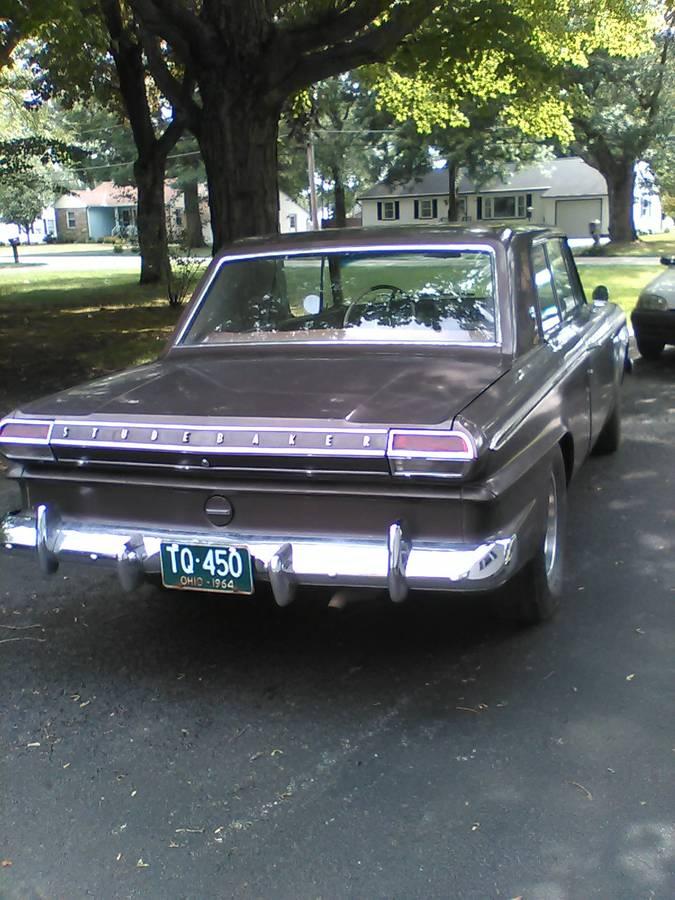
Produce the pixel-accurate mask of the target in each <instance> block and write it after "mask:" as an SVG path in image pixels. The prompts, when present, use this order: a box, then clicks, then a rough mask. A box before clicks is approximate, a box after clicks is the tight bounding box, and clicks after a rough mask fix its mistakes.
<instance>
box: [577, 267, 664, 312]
mask: <svg viewBox="0 0 675 900" xmlns="http://www.w3.org/2000/svg"><path fill="white" fill-rule="evenodd" d="M577 267H578V269H579V275H580V276H581V281H582V283H583V285H584V290H585V291H586V296H587V297H588V299H589V301H590V299H591V294H592V293H593V288H594V287H596V286H597V285H599V284H604V285H605V286H606V287H607V289H608V290H609V299H610V300H611V301H612V302H613V303H618V305H619V306H620V307H621V308H622V309H623V311H624V312H625V313H626V314H628V313H630V312H631V310H632V309H633V307H634V306H635V304H636V303H637V298H638V294H639V293H640V291H641V290H642V288H643V287H644V286H645V285H646V284H647V282H648V281H651V279H652V278H654V277H655V276H656V275H660V274H661V272H663V266H661V265H658V264H646V265H628V266H620V265H616V263H615V264H614V265H612V264H611V263H608V264H607V265H606V266H605V265H596V264H589V265H584V262H583V260H577Z"/></svg>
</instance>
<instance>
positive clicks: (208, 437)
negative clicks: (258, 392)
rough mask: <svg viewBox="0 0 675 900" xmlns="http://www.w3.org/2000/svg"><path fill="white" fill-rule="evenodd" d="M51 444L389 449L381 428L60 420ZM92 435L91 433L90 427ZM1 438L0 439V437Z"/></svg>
mask: <svg viewBox="0 0 675 900" xmlns="http://www.w3.org/2000/svg"><path fill="white" fill-rule="evenodd" d="M57 425H58V428H57V430H56V431H54V436H53V438H52V441H51V444H52V445H53V446H54V448H55V449H56V450H57V455H58V451H59V448H62V447H63V448H65V447H71V448H81V449H82V450H86V449H87V448H89V447H96V448H98V449H99V450H103V449H106V448H109V449H114V448H115V447H120V446H124V447H125V448H126V449H128V450H150V449H153V450H155V451H158V452H159V451H172V450H173V451H175V450H180V451H181V452H185V453H201V454H202V456H203V454H204V452H211V453H218V454H268V455H287V456H290V455H296V456H303V455H307V456H312V455H321V454H325V455H344V456H356V457H358V456H371V457H383V456H384V455H385V451H386V445H387V431H386V430H385V429H368V430H366V429H362V428H345V429H341V430H339V431H335V430H331V431H327V430H326V429H322V428H314V427H307V428H303V429H296V430H293V431H290V430H284V429H279V428H274V427H273V426H266V427H264V428H257V429H255V430H253V429H251V428H246V427H245V426H239V425H233V426H226V427H220V428H214V427H212V426H208V425H190V427H189V428H185V427H184V426H181V424H178V423H176V424H174V423H171V424H167V425H166V426H159V427H158V425H157V424H152V425H151V424H146V423H139V424H136V423H131V422H127V423H120V422H103V421H101V422H97V423H96V424H95V425H94V426H92V424H91V423H86V424H84V423H79V422H77V421H75V420H74V421H68V422H58V423H57ZM94 428H95V429H96V435H95V437H94V435H93V429H94ZM0 440H1V438H0Z"/></svg>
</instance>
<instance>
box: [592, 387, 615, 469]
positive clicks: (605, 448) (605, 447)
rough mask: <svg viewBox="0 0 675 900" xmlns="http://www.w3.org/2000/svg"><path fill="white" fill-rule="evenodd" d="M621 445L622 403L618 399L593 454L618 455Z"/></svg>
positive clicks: (603, 427)
mask: <svg viewBox="0 0 675 900" xmlns="http://www.w3.org/2000/svg"><path fill="white" fill-rule="evenodd" d="M620 443H621V402H620V400H619V398H618V397H617V398H616V401H615V403H614V409H613V410H612V412H611V413H610V416H609V418H608V419H607V421H606V422H605V424H604V425H603V426H602V431H601V432H600V434H599V435H598V439H597V441H596V442H595V446H594V447H593V453H596V454H597V455H598V456H604V455H605V454H606V453H616V451H617V450H618V449H619V444H620Z"/></svg>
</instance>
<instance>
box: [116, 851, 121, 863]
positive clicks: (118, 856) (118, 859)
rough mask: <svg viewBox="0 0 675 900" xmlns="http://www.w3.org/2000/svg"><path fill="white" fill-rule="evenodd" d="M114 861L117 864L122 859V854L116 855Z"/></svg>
mask: <svg viewBox="0 0 675 900" xmlns="http://www.w3.org/2000/svg"><path fill="white" fill-rule="evenodd" d="M115 859H116V860H117V862H119V861H120V860H121V859H122V854H121V853H118V854H117V856H116V857H115Z"/></svg>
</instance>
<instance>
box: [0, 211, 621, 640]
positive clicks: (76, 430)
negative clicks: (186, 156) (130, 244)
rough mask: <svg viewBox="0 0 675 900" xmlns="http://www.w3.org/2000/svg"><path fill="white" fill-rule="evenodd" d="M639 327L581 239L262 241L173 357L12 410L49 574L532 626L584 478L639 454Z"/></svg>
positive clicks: (31, 516) (199, 314)
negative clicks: (584, 262) (583, 264)
mask: <svg viewBox="0 0 675 900" xmlns="http://www.w3.org/2000/svg"><path fill="white" fill-rule="evenodd" d="M627 344H628V332H627V329H626V324H625V319H624V316H623V314H622V313H621V312H620V311H619V310H618V309H617V308H616V307H615V306H613V305H612V304H608V303H595V304H592V305H590V304H588V303H587V302H586V298H585V296H584V292H583V289H582V287H581V283H580V281H579V277H578V274H577V271H576V268H575V265H574V261H573V259H572V256H571V254H570V252H569V249H568V247H567V244H566V241H565V239H564V237H563V236H562V235H561V234H559V233H557V232H554V231H551V230H546V229H537V228H527V229H523V230H511V229H508V228H494V229H489V228H481V229H459V228H452V227H447V226H446V227H437V228H430V229H424V228H419V227H417V228H400V229H399V228H387V229H375V230H369V229H363V230H360V229H359V230H346V231H329V232H318V233H311V234H304V235H293V236H287V237H273V238H268V239H256V240H249V241H245V242H241V243H238V244H235V245H233V246H231V247H230V248H228V249H227V250H225V251H224V252H222V253H220V254H219V255H218V257H217V258H216V259H214V260H213V262H212V264H211V266H210V267H209V270H208V272H207V273H206V276H205V277H204V279H203V280H202V282H201V284H200V285H199V287H198V289H197V290H196V292H195V296H194V299H193V300H192V302H191V304H190V305H189V306H188V307H187V309H186V311H185V314H184V316H183V318H182V320H181V322H180V323H179V325H178V327H177V329H176V332H175V335H174V337H173V339H172V341H171V342H170V345H169V346H168V348H167V349H166V351H165V352H164V354H163V356H162V357H161V358H160V359H159V360H158V361H156V362H154V363H150V364H148V365H143V366H139V367H138V368H134V369H130V370H128V371H125V372H121V373H120V374H116V375H112V376H109V377H106V378H101V379H99V380H97V381H94V382H91V383H89V384H85V385H82V386H80V387H76V388H72V389H71V390H68V391H64V392H62V393H59V394H56V395H54V396H51V397H47V398H46V399H43V400H37V401H35V402H33V403H29V404H28V405H26V406H24V407H23V408H22V409H20V410H17V411H16V412H14V413H13V414H12V415H11V416H10V417H8V418H6V419H4V420H3V421H2V423H0V450H2V452H3V454H4V455H5V456H7V457H8V459H9V460H10V461H11V467H10V471H9V475H10V477H11V478H15V479H17V480H18V482H19V484H20V486H21V490H22V497H23V501H22V508H21V509H20V510H17V511H15V512H13V513H11V514H10V515H8V516H7V517H6V518H5V519H4V520H3V522H2V524H1V525H0V538H1V540H2V543H3V544H4V546H5V547H6V548H7V549H8V550H11V551H18V550H26V549H27V550H30V551H32V552H33V553H35V554H36V557H37V559H38V561H39V563H40V566H41V568H42V569H43V570H44V571H46V572H53V571H55V570H56V568H57V566H58V564H59V560H60V559H62V558H66V557H69V556H70V557H79V558H81V559H85V560H91V561H94V562H95V563H97V564H100V565H103V564H112V565H113V566H116V567H117V571H118V573H119V578H120V581H121V583H122V585H123V586H124V587H125V588H129V589H130V588H133V587H134V586H136V585H138V584H139V583H140V581H141V580H142V579H144V578H145V577H151V578H152V577H158V576H160V577H161V579H162V582H163V583H164V585H166V586H167V587H170V588H178V589H181V588H182V589H193V590H198V591H206V590H208V591H216V592H221V593H240V594H241V593H243V594H247V593H251V592H253V591H254V590H255V587H256V584H257V583H258V582H259V581H268V582H270V583H271V587H272V591H273V594H274V597H275V599H276V601H277V603H279V604H280V605H286V604H287V603H289V602H290V601H291V600H292V598H293V596H294V592H295V589H296V586H297V585H325V586H329V587H331V588H333V589H335V590H337V589H344V588H350V587H358V588H380V589H386V590H387V591H388V592H389V595H390V596H391V599H392V600H394V601H395V602H399V601H401V600H403V599H404V598H405V597H406V595H407V593H408V591H409V589H425V590H440V591H448V592H450V591H462V592H465V591H486V590H491V589H493V588H496V587H499V586H500V585H502V584H504V583H505V582H507V581H511V583H512V584H513V588H514V589H513V591H512V592H510V594H508V592H507V595H508V596H510V597H511V600H512V602H513V603H515V605H516V609H517V612H518V615H519V617H520V618H521V620H522V621H524V622H536V621H540V620H542V619H545V618H547V617H548V616H550V615H551V613H552V612H553V611H554V609H555V607H556V605H557V604H558V602H559V599H560V596H561V590H562V565H563V544H564V531H565V509H566V492H567V484H568V482H569V480H570V478H571V477H572V476H573V475H574V473H575V472H576V470H577V469H578V468H579V466H580V465H581V463H582V462H583V460H584V459H585V457H586V455H587V454H588V453H589V451H590V450H591V448H593V447H595V448H596V449H598V450H602V451H605V452H607V451H612V450H614V449H616V447H617V444H618V441H619V430H620V424H619V423H620V385H621V381H622V378H623V372H624V368H625V364H626V360H627V355H626V353H627Z"/></svg>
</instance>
